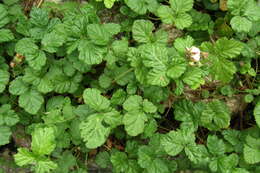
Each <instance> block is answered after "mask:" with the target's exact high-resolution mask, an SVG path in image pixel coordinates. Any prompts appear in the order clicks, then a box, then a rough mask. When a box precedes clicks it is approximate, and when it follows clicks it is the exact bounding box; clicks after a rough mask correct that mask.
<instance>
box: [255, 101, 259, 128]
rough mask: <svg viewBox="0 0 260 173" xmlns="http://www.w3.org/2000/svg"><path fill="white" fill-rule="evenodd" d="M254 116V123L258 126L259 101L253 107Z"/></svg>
mask: <svg viewBox="0 0 260 173" xmlns="http://www.w3.org/2000/svg"><path fill="white" fill-rule="evenodd" d="M254 117H255V121H256V124H257V125H258V127H259V128H260V102H258V103H257V104H256V106H255V108H254Z"/></svg>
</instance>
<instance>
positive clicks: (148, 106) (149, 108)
mask: <svg viewBox="0 0 260 173" xmlns="http://www.w3.org/2000/svg"><path fill="white" fill-rule="evenodd" d="M143 110H144V111H145V112H146V113H155V112H156V110H157V107H156V106H155V105H154V104H153V103H152V102H149V101H148V100H147V99H145V100H144V101H143Z"/></svg>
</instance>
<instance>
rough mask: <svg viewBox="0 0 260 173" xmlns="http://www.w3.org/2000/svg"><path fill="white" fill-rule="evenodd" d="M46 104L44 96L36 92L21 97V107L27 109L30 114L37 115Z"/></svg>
mask: <svg viewBox="0 0 260 173" xmlns="http://www.w3.org/2000/svg"><path fill="white" fill-rule="evenodd" d="M43 102H44V98H43V96H42V95H41V94H40V93H39V92H38V91H35V90H32V89H31V90H29V91H26V92H24V93H23V94H21V95H20V97H19V106H21V107H22V108H24V109H25V111H26V112H28V113H30V114H33V115H34V114H36V113H37V112H38V111H39V110H40V108H41V106H42V104H43Z"/></svg>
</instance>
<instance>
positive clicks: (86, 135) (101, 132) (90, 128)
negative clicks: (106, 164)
mask: <svg viewBox="0 0 260 173" xmlns="http://www.w3.org/2000/svg"><path fill="white" fill-rule="evenodd" d="M102 120H103V115H102V114H92V115H90V116H89V117H88V118H87V119H86V120H85V121H83V122H81V123H80V130H81V137H82V138H83V141H84V142H85V144H86V147H87V148H90V149H92V148H97V147H99V146H101V145H102V144H104V143H105V141H106V139H107V137H108V135H109V133H110V128H109V127H106V126H104V125H103V123H102Z"/></svg>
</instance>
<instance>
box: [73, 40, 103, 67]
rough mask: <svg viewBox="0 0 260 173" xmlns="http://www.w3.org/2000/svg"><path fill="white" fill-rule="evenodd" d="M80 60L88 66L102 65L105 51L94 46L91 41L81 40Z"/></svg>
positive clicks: (79, 48)
mask: <svg viewBox="0 0 260 173" xmlns="http://www.w3.org/2000/svg"><path fill="white" fill-rule="evenodd" d="M78 50H79V60H81V61H83V62H84V63H85V64H87V65H94V64H100V63H101V62H102V60H103V55H104V53H105V49H104V48H102V47H99V46H97V45H94V44H93V43H91V42H90V41H87V40H81V42H80V43H79V47H78Z"/></svg>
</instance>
